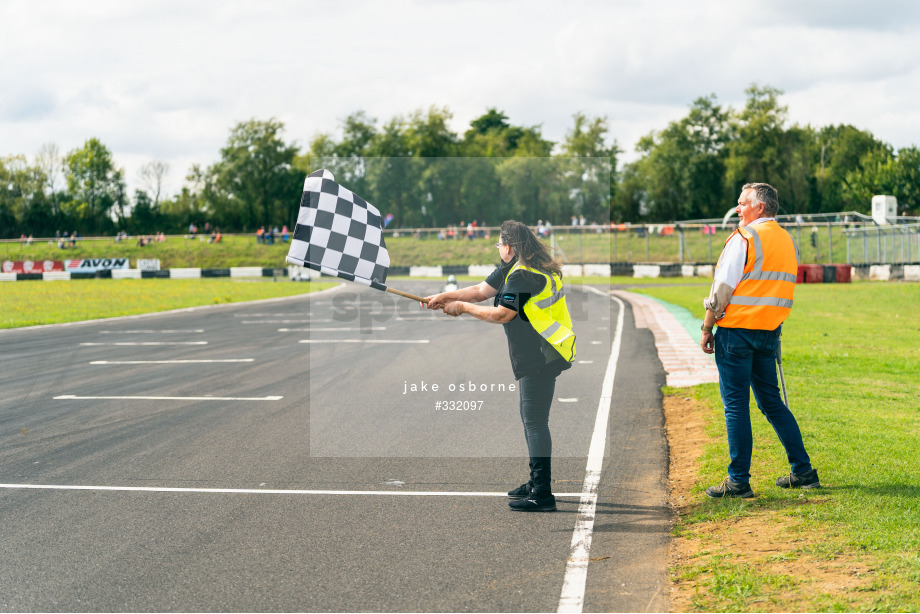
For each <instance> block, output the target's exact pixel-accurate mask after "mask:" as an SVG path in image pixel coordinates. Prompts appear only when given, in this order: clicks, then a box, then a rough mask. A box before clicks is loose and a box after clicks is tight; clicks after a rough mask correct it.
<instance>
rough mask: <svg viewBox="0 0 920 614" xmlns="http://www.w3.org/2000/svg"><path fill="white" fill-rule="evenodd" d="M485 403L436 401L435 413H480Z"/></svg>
mask: <svg viewBox="0 0 920 614" xmlns="http://www.w3.org/2000/svg"><path fill="white" fill-rule="evenodd" d="M482 404H483V401H435V402H434V410H435V411H480V410H482Z"/></svg>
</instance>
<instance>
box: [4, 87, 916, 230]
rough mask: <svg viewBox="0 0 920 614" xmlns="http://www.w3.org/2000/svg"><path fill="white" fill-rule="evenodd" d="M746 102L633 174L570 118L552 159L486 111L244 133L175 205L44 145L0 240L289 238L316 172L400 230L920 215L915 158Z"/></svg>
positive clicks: (142, 179) (677, 134) (579, 119)
mask: <svg viewBox="0 0 920 614" xmlns="http://www.w3.org/2000/svg"><path fill="white" fill-rule="evenodd" d="M746 95H747V97H746V101H745V104H744V107H743V108H741V109H733V108H731V107H727V106H723V105H721V104H719V102H718V101H717V99H716V97H715V96H714V95H710V96H705V97H701V98H698V99H697V100H695V101H694V102H693V103H692V104H691V105H690V107H689V111H688V113H687V114H686V116H684V117H682V118H681V119H679V120H676V121H673V122H670V123H669V124H668V125H667V126H666V127H665V128H664V129H662V130H656V131H653V132H652V133H650V134H648V135H646V136H645V137H643V138H642V139H640V141H639V143H638V145H637V147H636V149H637V153H638V154H639V156H638V158H637V159H636V160H635V161H633V162H629V163H626V164H622V165H618V164H617V162H618V157H619V156H621V155H622V151H621V150H620V148H619V146H618V144H617V142H616V141H615V140H612V139H611V138H610V135H609V132H610V130H609V125H608V119H607V118H606V117H590V116H588V115H586V114H583V113H576V114H575V115H574V116H573V122H572V125H571V128H570V129H569V130H568V131H567V133H566V135H565V137H564V138H563V140H562V141H561V142H559V143H554V142H553V141H550V140H548V139H546V138H544V136H543V134H542V129H541V127H540V126H539V125H537V126H518V125H514V124H512V123H510V122H509V118H508V117H507V116H506V115H505V114H504V113H503V112H501V111H499V110H498V109H495V108H492V109H489V110H488V111H487V112H486V113H485V114H483V115H482V116H480V117H478V118H476V119H474V120H473V121H472V122H470V126H469V128H468V129H467V130H466V131H465V132H464V133H463V134H462V135H461V134H457V133H455V132H453V131H452V130H451V129H450V127H449V124H450V121H451V119H452V114H451V112H450V111H449V109H447V108H440V107H431V108H429V109H422V110H417V111H414V112H412V113H409V114H407V115H402V116H396V117H393V118H391V119H390V120H388V121H387V122H385V123H379V122H378V121H377V120H376V119H375V118H372V117H369V116H368V115H367V114H366V113H364V112H363V111H358V112H355V113H352V114H351V115H349V116H348V117H346V118H345V120H344V121H343V122H342V126H341V136H340V137H338V138H336V137H335V136H333V135H332V134H330V133H320V134H318V135H316V136H315V137H314V138H313V139H312V140H311V141H310V142H309V144H308V146H306V147H304V148H302V147H300V146H299V145H298V144H296V143H295V142H289V141H286V140H285V138H284V124H283V123H282V122H280V121H278V120H277V119H268V120H259V119H252V120H249V121H244V122H239V123H238V124H236V125H235V126H234V127H233V128H232V129H231V130H230V134H229V137H228V139H227V142H226V144H225V146H224V147H223V148H221V150H220V159H219V160H218V161H217V162H215V163H214V164H212V165H209V166H202V165H199V164H195V165H193V166H192V167H191V168H190V169H189V171H188V173H187V175H186V180H185V184H184V185H183V187H182V188H181V190H180V191H179V193H178V194H174V195H165V194H164V193H163V183H164V180H165V178H166V176H167V175H168V173H169V166H168V164H166V163H165V162H162V161H156V160H154V161H151V162H150V163H148V164H146V165H144V166H143V167H142V168H141V170H140V174H139V177H138V184H139V187H138V188H137V189H135V190H134V193H133V194H129V193H128V189H127V187H126V181H125V177H124V171H123V170H122V169H121V168H119V167H118V166H117V165H116V163H115V160H114V158H113V155H112V152H111V151H110V150H109V149H108V148H107V147H106V146H105V145H104V144H103V143H102V142H100V141H99V140H98V139H96V138H91V139H89V140H87V141H86V142H85V143H84V145H83V146H82V147H79V148H77V149H74V150H73V151H70V152H67V153H65V154H61V153H60V152H59V151H58V149H57V147H56V146H55V145H54V144H50V143H49V144H46V145H44V146H42V148H41V150H39V152H38V153H37V154H36V155H35V156H34V157H33V159H32V160H31V161H30V160H28V159H27V157H26V156H24V155H12V156H4V157H0V236H2V237H3V238H12V237H18V236H20V235H21V234H26V235H29V234H33V235H35V236H53V235H54V233H55V232H56V231H58V230H64V231H73V230H76V231H78V232H80V234H82V235H99V234H114V233H115V232H117V231H119V230H125V231H127V232H129V233H131V234H146V233H151V232H155V231H165V232H167V233H181V232H184V230H185V229H187V228H188V225H189V224H191V223H195V224H198V225H202V224H203V223H204V222H206V221H207V222H210V225H211V226H212V227H218V228H221V230H222V231H223V232H249V231H254V230H255V229H256V228H258V227H259V226H262V225H279V226H280V225H283V224H287V225H289V226H291V227H293V224H294V222H295V220H296V216H297V211H298V209H299V205H300V196H301V191H302V187H303V181H304V178H305V176H306V175H307V174H308V173H310V172H312V171H313V170H316V169H317V168H328V169H329V170H331V171H333V173H334V174H335V175H336V178H337V179H338V180H339V182H340V183H343V184H345V185H347V186H348V187H349V188H351V189H352V190H353V191H355V192H356V193H358V194H361V195H362V196H363V197H365V198H366V199H367V200H368V201H369V202H371V203H373V204H375V205H376V206H377V207H378V208H379V209H380V210H381V213H382V214H384V215H386V216H387V217H388V218H390V219H392V222H391V223H392V226H390V227H396V228H419V227H442V226H446V225H449V224H458V223H459V222H461V221H470V220H478V221H479V222H481V223H483V224H487V225H497V224H499V223H501V221H502V220H504V219H508V218H515V219H521V220H524V221H526V222H529V223H536V221H537V220H538V219H543V220H547V221H550V222H552V223H553V224H555V225H560V224H563V225H564V224H568V223H569V222H570V220H571V219H572V217H573V216H574V217H576V218H581V217H584V218H586V219H587V221H588V222H605V221H607V220H611V221H614V222H633V223H641V222H670V221H677V220H687V219H702V218H714V217H721V216H722V215H723V214H724V213H725V212H726V211H727V209H728V208H729V207H731V205H732V203H734V201H735V199H736V198H737V194H738V192H739V190H740V187H741V185H742V184H744V183H745V182H748V181H766V182H769V183H771V184H773V185H774V186H776V187H777V189H778V190H779V192H780V200H781V213H823V212H835V211H843V210H853V211H860V212H864V213H868V212H869V210H870V207H871V205H870V203H871V198H872V196H873V195H874V194H893V195H895V196H896V197H897V198H898V202H899V204H900V207H901V209H902V211H904V210H916V209H917V208H918V205H920V149H918V148H917V147H916V146H912V147H907V148H902V149H900V150H899V151H895V150H894V149H893V148H892V147H891V146H890V145H888V144H887V143H885V142H883V141H881V140H879V139H877V138H875V137H874V136H873V135H872V134H871V133H870V132H868V131H864V130H860V129H858V128H855V127H853V126H850V125H831V126H824V127H817V128H816V127H812V126H810V125H806V126H801V125H799V124H790V122H789V118H788V108H787V107H786V106H783V105H782V104H780V101H779V98H780V96H781V95H782V92H781V91H780V90H777V89H775V88H772V87H769V86H765V87H761V86H758V85H756V84H754V85H752V86H751V87H749V88H748V89H747V90H746Z"/></svg>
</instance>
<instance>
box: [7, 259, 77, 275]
mask: <svg viewBox="0 0 920 614" xmlns="http://www.w3.org/2000/svg"><path fill="white" fill-rule="evenodd" d="M63 270H64V261H62V260H37V261H33V260H4V261H3V266H2V271H3V272H4V273H50V272H52V271H63Z"/></svg>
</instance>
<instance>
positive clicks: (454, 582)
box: [0, 281, 670, 612]
mask: <svg viewBox="0 0 920 614" xmlns="http://www.w3.org/2000/svg"><path fill="white" fill-rule="evenodd" d="M36 283H37V282H36ZM62 283H63V282H62ZM394 285H395V286H396V287H397V288H399V289H401V290H405V291H408V292H413V293H417V294H421V295H425V294H429V293H433V292H436V291H439V289H440V288H439V284H437V283H435V282H416V281H413V282H400V283H398V284H394ZM567 298H568V301H569V304H570V309H571V310H572V312H573V319H574V320H575V329H576V333H577V334H578V356H577V362H576V364H575V365H574V367H573V368H572V369H571V370H570V371H567V372H565V373H563V374H562V375H561V376H560V377H559V379H558V380H557V386H556V394H555V397H556V400H555V401H554V405H553V409H552V414H551V430H552V434H553V442H554V459H553V462H554V466H553V477H554V491H555V492H557V493H560V494H561V495H562V496H560V495H557V496H559V499H558V508H559V509H558V511H557V512H555V513H545V514H522V513H515V512H511V511H510V510H509V509H508V507H507V502H506V501H507V500H506V498H505V497H504V496H503V495H504V492H505V491H507V490H508V489H509V488H513V487H516V486H518V485H519V484H520V483H521V482H522V481H525V480H526V475H527V460H526V448H525V445H524V437H523V428H522V426H521V423H520V417H519V415H518V404H517V392H516V391H513V390H511V389H510V387H511V385H513V384H514V378H513V376H512V374H511V368H510V364H509V359H508V355H507V345H506V342H505V336H504V334H503V332H502V330H501V327H499V326H496V325H488V324H484V323H481V322H478V321H475V320H473V319H472V318H469V317H463V318H459V319H456V318H450V317H448V316H445V315H443V314H440V313H435V312H429V311H427V310H422V309H420V308H419V307H418V305H417V304H416V303H414V302H412V301H409V300H406V299H401V298H397V297H395V296H393V295H390V294H385V293H381V292H378V291H375V290H370V289H364V288H362V287H360V286H357V285H355V284H349V285H346V286H342V287H340V288H338V289H336V290H334V291H331V292H329V291H327V292H323V293H318V294H315V295H309V296H308V295H305V296H302V297H296V298H292V299H281V300H273V301H260V302H257V303H247V304H237V305H221V306H216V307H213V308H197V309H191V310H183V311H179V312H174V313H169V314H158V315H152V316H145V317H133V318H121V319H113V320H100V321H96V322H87V323H79V324H73V325H60V326H51V327H37V328H32V329H22V330H10V331H5V332H0V356H2V368H0V527H2V529H0V535H2V556H0V609H2V610H3V611H170V610H172V611H335V612H338V611H498V612H503V611H508V612H518V611H534V612H542V611H551V612H555V611H557V609H560V606H562V607H561V609H562V610H576V611H577V610H579V609H581V608H583V609H584V611H666V610H667V607H668V601H667V576H666V549H667V539H668V531H669V528H670V515H669V511H668V508H667V504H666V477H667V444H666V441H665V438H664V431H663V428H662V427H663V418H662V414H661V409H660V408H661V396H660V386H661V385H663V384H664V373H663V371H662V368H661V363H660V362H659V360H658V357H657V354H656V351H655V346H654V342H653V339H652V335H651V334H650V333H649V332H648V330H646V329H639V330H637V329H636V328H635V326H634V323H633V318H632V314H631V312H630V311H629V306H628V305H626V306H625V307H621V306H622V305H623V304H622V303H621V302H619V300H618V299H614V298H613V297H611V296H610V294H609V292H608V289H607V288H605V287H600V289H598V288H588V287H585V286H574V287H568V288H567ZM621 308H625V309H626V311H625V312H624V313H623V314H622V322H623V324H622V333H621V335H620V336H619V337H617V335H616V327H617V323H618V320H619V319H620V317H621V314H620V309H621ZM613 350H615V351H616V355H617V357H618V360H617V361H615V362H614V363H613V364H612V365H610V364H609V363H610V358H611V354H612V351H613ZM614 369H615V378H614V379H613V393H612V397H610V398H611V401H610V403H609V418H608V421H607V428H606V433H607V436H606V441H605V440H604V437H603V436H600V437H599V438H595V439H599V445H600V446H602V452H603V456H600V457H598V459H597V460H598V468H600V464H599V463H600V461H601V460H602V461H603V468H602V471H601V472H600V477H599V480H597V483H596V497H595V496H594V495H591V494H590V493H588V495H589V496H588V495H586V496H585V497H582V494H583V493H585V492H586V491H585V490H584V489H585V488H587V486H586V484H587V482H586V466H589V464H588V465H586V463H588V455H589V450H591V449H592V435H593V433H594V431H595V428H596V425H597V424H599V423H598V421H597V418H598V415H599V412H600V413H602V414H603V415H604V416H605V417H606V416H607V413H606V412H607V409H606V408H607V406H608V404H607V402H606V401H605V400H604V399H602V387H603V382H604V379H605V375H608V374H611V373H614V371H613V370H614ZM471 384H472V385H473V386H474V387H475V391H474V392H470V391H469V390H468V388H469V387H470V385H471ZM413 385H414V386H415V387H416V390H414V391H413V390H411V388H412V386H413ZM434 385H437V386H438V390H437V391H435V390H433V386H434ZM461 385H462V386H463V387H464V388H463V390H462V391H461V390H460V386H461ZM451 386H453V387H454V389H453V390H451V389H450V388H451ZM439 402H440V403H442V405H438V403H439ZM599 432H600V435H603V429H601V430H600V431H599ZM594 449H595V450H596V451H597V450H601V448H597V447H596V446H595V448H594ZM588 473H590V472H588ZM573 535H574V536H575V537H576V539H575V540H574V541H575V542H576V543H574V544H573ZM579 535H580V536H581V537H580V538H579V537H578V536H579ZM585 538H587V539H585ZM588 546H590V552H588V551H587V548H588ZM582 555H586V556H589V557H590V559H585V565H586V567H585V568H586V569H587V576H586V580H584V579H582V581H581V584H580V585H579V581H578V573H579V570H578V564H577V561H578V560H580V559H579V556H582ZM573 561H574V562H573ZM588 561H590V562H588ZM573 604H574V605H573Z"/></svg>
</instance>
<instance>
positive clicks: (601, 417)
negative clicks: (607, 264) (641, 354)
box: [556, 286, 626, 613]
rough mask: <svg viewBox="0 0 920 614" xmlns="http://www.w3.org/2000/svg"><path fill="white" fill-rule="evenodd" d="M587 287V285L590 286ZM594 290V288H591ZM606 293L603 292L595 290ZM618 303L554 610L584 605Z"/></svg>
mask: <svg viewBox="0 0 920 614" xmlns="http://www.w3.org/2000/svg"><path fill="white" fill-rule="evenodd" d="M589 288H590V286H589ZM591 289H592V290H593V288H591ZM598 294H601V295H602V296H606V295H605V294H604V293H603V292H598ZM611 298H612V299H613V300H614V301H616V302H617V304H618V305H619V306H620V313H619V315H618V316H617V326H616V332H615V333H614V337H613V346H612V347H611V349H610V360H609V362H608V363H607V372H606V373H605V374H604V383H603V385H602V386H601V398H600V401H599V402H598V404H597V419H596V420H595V422H594V434H593V435H592V436H591V447H590V448H589V449H588V464H587V466H586V468H585V482H584V486H583V487H582V494H581V502H580V503H579V505H578V515H577V516H576V518H575V530H574V532H573V533H572V550H571V554H570V555H569V558H568V562H567V563H566V565H565V575H564V576H563V578H562V592H561V594H560V596H559V608H558V609H557V610H556V611H557V612H576V613H580V612H582V611H583V610H584V606H585V585H586V584H587V581H588V560H589V559H588V557H589V555H590V553H591V539H592V533H593V531H594V516H595V513H596V511H597V485H598V483H599V482H600V479H601V470H602V469H603V466H604V448H605V447H606V445H607V422H608V420H609V418H610V405H611V403H612V399H613V380H614V378H615V377H616V373H617V360H618V359H619V356H620V340H621V339H622V334H623V314H624V312H625V311H626V307H625V305H624V304H623V301H621V300H620V299H618V298H617V297H615V296H614V297H611Z"/></svg>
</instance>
